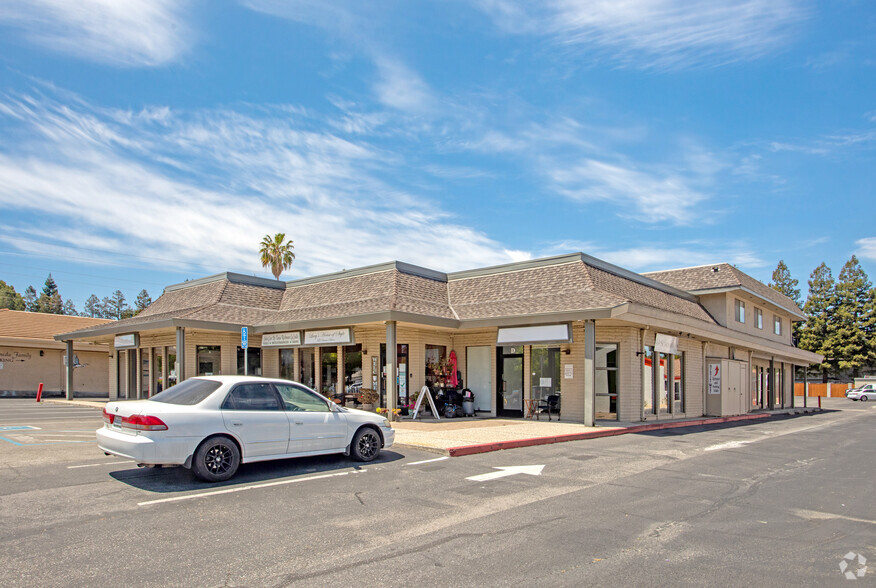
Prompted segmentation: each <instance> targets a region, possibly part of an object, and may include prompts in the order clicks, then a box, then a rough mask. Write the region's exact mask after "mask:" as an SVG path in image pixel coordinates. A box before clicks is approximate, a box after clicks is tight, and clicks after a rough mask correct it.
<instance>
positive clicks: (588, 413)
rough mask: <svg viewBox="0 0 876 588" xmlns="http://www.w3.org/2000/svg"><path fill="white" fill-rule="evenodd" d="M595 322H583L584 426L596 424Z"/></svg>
mask: <svg viewBox="0 0 876 588" xmlns="http://www.w3.org/2000/svg"><path fill="white" fill-rule="evenodd" d="M595 360H596V322H595V321H592V320H587V321H584V424H585V425H587V426H588V427H592V426H594V425H595V424H596V369H595V365H596V362H595Z"/></svg>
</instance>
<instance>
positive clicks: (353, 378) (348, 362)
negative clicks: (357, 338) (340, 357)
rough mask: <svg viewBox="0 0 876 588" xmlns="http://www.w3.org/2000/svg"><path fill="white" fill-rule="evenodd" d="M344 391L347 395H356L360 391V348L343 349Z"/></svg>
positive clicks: (348, 346) (357, 346)
mask: <svg viewBox="0 0 876 588" xmlns="http://www.w3.org/2000/svg"><path fill="white" fill-rule="evenodd" d="M344 389H345V391H346V393H347V394H358V393H359V391H360V390H361V389H362V346H361V345H347V346H345V347H344Z"/></svg>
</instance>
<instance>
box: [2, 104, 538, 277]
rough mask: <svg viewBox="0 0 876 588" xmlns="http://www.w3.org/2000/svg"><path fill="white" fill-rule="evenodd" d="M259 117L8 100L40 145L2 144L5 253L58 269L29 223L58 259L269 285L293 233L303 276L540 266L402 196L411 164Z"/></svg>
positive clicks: (13, 117) (301, 122)
mask: <svg viewBox="0 0 876 588" xmlns="http://www.w3.org/2000/svg"><path fill="white" fill-rule="evenodd" d="M252 110H253V111H255V112H256V113H257V115H258V116H255V115H254V114H253V112H249V111H247V108H246V107H243V106H242V107H240V108H238V109H236V110H211V111H201V112H195V113H187V112H174V113H166V112H165V111H163V109H161V108H160V107H158V108H152V109H147V110H145V111H138V112H132V113H125V112H119V111H111V112H105V111H101V110H100V109H96V108H90V107H88V106H87V105H85V104H80V105H79V106H77V107H71V106H68V105H64V104H59V103H57V102H56V101H54V100H52V99H51V98H46V97H37V98H21V99H10V98H7V99H6V100H5V101H2V98H0V113H2V114H0V116H5V117H6V120H5V121H4V124H5V123H6V122H7V121H8V122H9V125H7V126H9V127H13V126H14V127H15V130H16V131H21V132H20V133H19V132H16V133H15V134H16V135H21V136H27V137H30V139H29V140H28V141H25V142H23V143H19V142H16V141H14V140H13V139H12V138H11V135H7V136H6V137H5V138H4V137H3V136H0V209H2V210H4V212H5V213H8V214H6V215H5V217H6V218H5V219H4V225H5V226H4V232H3V234H4V238H3V240H4V241H5V242H6V243H8V244H9V246H15V247H18V248H20V249H21V250H22V251H24V250H27V251H29V252H34V253H40V252H41V251H44V252H45V253H46V254H47V255H48V254H49V253H48V252H49V249H45V250H43V249H40V247H39V246H37V247H34V246H33V243H32V241H31V239H32V237H33V233H32V231H33V223H32V222H29V219H32V218H39V222H40V224H41V225H49V224H51V225H52V226H53V227H55V230H54V231H53V232H52V235H49V237H48V241H47V244H46V245H45V247H46V248H55V249H53V251H56V250H57V248H58V247H60V248H62V249H63V250H65V251H66V250H69V251H75V250H76V248H77V247H85V248H89V247H90V248H97V249H105V250H106V251H107V253H106V254H104V255H102V256H101V257H102V258H103V259H104V260H107V259H108V258H112V257H113V255H118V258H123V257H124V255H125V253H132V252H136V254H137V255H142V256H143V258H144V259H143V261H138V262H135V264H136V265H140V266H142V265H144V264H148V265H152V266H154V267H168V266H170V267H175V268H178V269H189V270H193V271H198V273H213V272H217V271H224V270H234V271H244V272H248V273H249V272H261V273H264V271H263V270H262V268H261V267H260V266H259V265H258V258H257V254H256V250H257V247H258V243H259V241H260V240H261V237H262V236H264V235H265V234H266V233H271V234H273V233H275V232H286V233H287V235H288V236H289V237H290V238H292V239H293V240H294V242H295V248H296V255H297V259H296V261H295V264H294V266H293V269H292V270H291V272H290V276H302V275H305V276H306V275H313V274H318V273H324V272H330V271H337V270H339V269H341V268H350V267H356V266H361V265H368V264H372V263H378V262H381V261H388V260H391V259H399V260H403V261H408V262H411V263H416V264H421V265H425V266H427V267H432V268H435V269H439V270H458V269H467V268H471V267H478V266H483V265H492V264H497V263H506V262H509V261H513V260H515V259H519V258H521V257H525V256H527V255H528V253H526V252H519V251H514V250H510V249H506V248H505V247H504V246H503V245H502V244H500V243H498V242H496V241H494V240H492V239H490V238H489V237H487V236H485V235H484V234H483V233H480V232H479V231H477V230H475V229H473V228H471V227H468V226H465V225H463V224H461V223H459V221H458V219H457V218H455V217H453V216H452V215H450V214H449V212H448V211H446V210H443V209H442V208H441V206H440V204H438V203H435V202H432V201H430V200H428V199H427V198H425V197H423V195H421V194H412V193H408V192H407V191H405V190H404V189H402V188H400V187H399V186H398V185H396V184H395V180H396V178H400V177H403V176H405V175H406V174H409V173H410V172H409V170H408V169H407V166H406V164H405V161H404V158H403V157H401V156H400V155H398V154H395V153H391V152H386V151H383V150H380V149H377V148H375V147H373V146H372V145H369V144H368V143H366V142H362V141H358V142H353V141H350V140H347V139H344V138H341V137H339V136H336V135H333V134H331V133H327V132H316V131H313V130H310V128H311V127H313V126H314V124H313V123H314V122H315V121H313V120H309V119H307V118H306V114H303V113H301V112H300V111H297V110H296V109H288V108H283V107H278V108H276V109H271V108H265V107H253V109H252ZM141 112H146V113H147V114H146V115H145V116H140V114H141ZM156 121H158V123H157V126H156ZM147 147H148V148H147ZM17 237H22V238H26V239H28V240H29V241H28V242H18V241H17V240H16V238H17ZM83 255H84V254H82V253H80V254H79V257H83ZM169 260H170V261H169Z"/></svg>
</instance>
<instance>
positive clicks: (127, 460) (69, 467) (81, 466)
mask: <svg viewBox="0 0 876 588" xmlns="http://www.w3.org/2000/svg"><path fill="white" fill-rule="evenodd" d="M122 463H135V462H134V461H133V460H130V459H126V460H125V461H104V462H101V463H87V464H85V465H75V466H67V469H68V470H76V469H79V468H94V467H97V466H104V465H119V464H122Z"/></svg>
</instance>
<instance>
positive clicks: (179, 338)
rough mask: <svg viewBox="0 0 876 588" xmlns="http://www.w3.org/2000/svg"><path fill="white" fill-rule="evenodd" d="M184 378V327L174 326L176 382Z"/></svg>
mask: <svg viewBox="0 0 876 588" xmlns="http://www.w3.org/2000/svg"><path fill="white" fill-rule="evenodd" d="M185 379H186V328H185V327H177V328H176V383H177V384H179V383H181V382H183V381H185Z"/></svg>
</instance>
